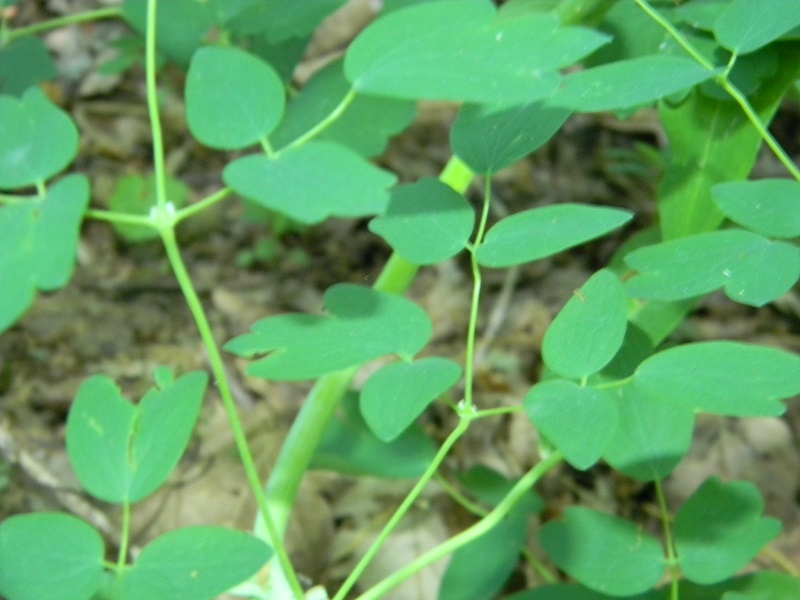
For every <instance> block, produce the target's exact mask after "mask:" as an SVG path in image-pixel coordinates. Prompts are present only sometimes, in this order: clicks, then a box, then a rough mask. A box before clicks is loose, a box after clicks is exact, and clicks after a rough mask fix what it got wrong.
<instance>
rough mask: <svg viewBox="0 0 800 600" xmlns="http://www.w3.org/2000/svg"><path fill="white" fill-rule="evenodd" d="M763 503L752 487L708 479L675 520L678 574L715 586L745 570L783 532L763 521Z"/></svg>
mask: <svg viewBox="0 0 800 600" xmlns="http://www.w3.org/2000/svg"><path fill="white" fill-rule="evenodd" d="M763 510H764V501H763V500H762V498H761V494H760V493H759V491H758V489H757V488H756V487H755V486H754V485H753V484H752V483H750V482H747V481H737V482H731V483H723V482H722V481H720V480H719V479H717V478H716V477H712V478H710V479H707V480H706V481H705V482H704V483H703V485H701V486H700V487H699V488H698V489H697V491H695V493H694V494H692V496H691V497H690V498H689V499H688V500H687V501H686V503H685V504H684V505H683V506H682V507H681V509H680V510H679V511H678V514H677V515H676V517H675V544H676V549H677V551H678V556H679V559H680V565H681V571H682V572H683V574H684V575H685V576H686V578H687V579H689V580H691V581H695V582H697V583H704V584H708V583H716V582H718V581H722V580H723V579H725V578H727V577H730V576H731V575H733V574H734V573H736V572H738V571H739V570H740V569H742V567H744V566H745V565H747V563H749V562H750V561H751V560H752V559H753V557H755V555H756V554H758V553H759V552H760V551H761V549H762V548H763V547H764V546H765V545H766V544H767V543H769V542H770V541H772V540H773V539H774V538H775V537H777V535H778V534H779V533H780V531H781V524H780V521H778V520H777V519H771V518H765V517H762V516H761V513H762V512H763Z"/></svg>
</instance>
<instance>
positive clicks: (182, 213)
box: [175, 188, 233, 223]
mask: <svg viewBox="0 0 800 600" xmlns="http://www.w3.org/2000/svg"><path fill="white" fill-rule="evenodd" d="M232 193H233V190H232V189H231V188H222V189H221V190H219V191H217V192H214V193H213V194H211V195H210V196H207V197H205V198H203V199H202V200H200V201H199V202H195V203H194V204H190V205H189V206H186V207H184V208H182V209H180V210H179V211H178V212H177V214H176V215H175V222H176V223H180V222H181V221H183V220H184V219H188V218H189V217H193V216H194V215H196V214H198V213H201V212H203V211H204V210H206V209H207V208H209V207H211V206H213V205H214V204H216V203H217V202H220V201H222V200H224V199H225V198H227V197H228V196H230V195H231V194H232Z"/></svg>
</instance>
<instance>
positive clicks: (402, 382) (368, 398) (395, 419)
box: [361, 357, 461, 442]
mask: <svg viewBox="0 0 800 600" xmlns="http://www.w3.org/2000/svg"><path fill="white" fill-rule="evenodd" d="M460 377H461V367H459V366H458V365H457V364H456V363H454V362H453V361H451V360H447V359H446V358H438V357H429V358H423V359H421V360H418V361H415V362H410V363H407V362H396V363H392V364H390V365H386V366H385V367H383V368H382V369H380V370H379V371H377V372H375V373H374V374H373V375H372V376H370V378H369V379H367V381H366V383H365V384H364V387H363V388H362V389H361V414H362V415H363V416H364V421H365V422H366V423H367V425H369V428H370V430H372V433H374V434H375V437H377V438H378V439H379V440H381V441H382V442H391V441H392V440H394V439H396V438H397V437H398V436H399V435H400V434H401V433H403V431H405V430H406V429H407V428H408V426H409V425H411V424H412V423H413V422H414V421H415V420H416V418H417V417H419V416H420V415H421V414H422V411H424V410H425V408H426V407H427V406H428V405H429V404H430V403H431V402H433V401H434V400H435V399H436V398H437V397H438V396H439V395H441V394H442V393H443V392H445V391H447V390H448V389H450V388H451V387H453V385H455V384H456V382H457V381H458V380H459V378H460Z"/></svg>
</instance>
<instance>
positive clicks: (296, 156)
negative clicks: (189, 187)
mask: <svg viewBox="0 0 800 600" xmlns="http://www.w3.org/2000/svg"><path fill="white" fill-rule="evenodd" d="M222 178H223V179H224V180H225V183H226V184H227V185H229V186H230V187H232V188H233V189H234V190H236V192H238V193H239V194H241V195H242V196H244V197H246V198H249V199H250V200H253V201H254V202H256V203H258V204H260V205H261V206H263V207H265V208H269V209H271V210H275V211H277V212H279V213H282V214H284V215H286V216H287V217H289V218H291V219H294V220H295V221H298V222H300V223H305V224H308V225H312V224H315V223H320V222H321V221H324V220H325V219H327V218H328V217H330V216H336V217H362V216H367V215H376V214H380V213H382V212H383V211H384V210H385V209H386V205H387V203H388V201H389V194H388V192H387V189H388V188H389V187H391V186H392V185H394V183H395V180H396V178H395V176H394V175H392V174H391V173H388V172H387V171H383V170H381V169H378V168H377V167H375V166H373V165H371V164H370V163H368V162H367V161H365V160H364V159H363V158H361V157H360V156H359V155H358V154H356V153H355V152H353V151H352V150H348V149H347V148H345V147H344V146H342V145H340V144H334V143H332V142H310V143H308V144H305V145H303V146H300V147H298V148H292V149H291V150H287V151H286V152H282V153H280V154H278V155H277V156H273V157H267V156H264V155H263V154H254V155H250V156H244V157H242V158H240V159H237V160H235V161H233V162H232V163H230V164H229V165H228V166H227V167H225V170H224V171H223V173H222Z"/></svg>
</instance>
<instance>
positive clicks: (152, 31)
mask: <svg viewBox="0 0 800 600" xmlns="http://www.w3.org/2000/svg"><path fill="white" fill-rule="evenodd" d="M157 4H158V0H148V1H147V35H146V37H145V79H146V82H147V111H148V113H149V115H150V130H151V131H152V136H153V168H154V171H155V173H154V174H155V183H156V207H157V210H158V214H159V215H164V213H165V212H166V209H167V178H166V168H165V166H164V165H165V160H164V138H163V135H162V133H161V114H160V112H159V110H158V88H157V87H156V7H157Z"/></svg>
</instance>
